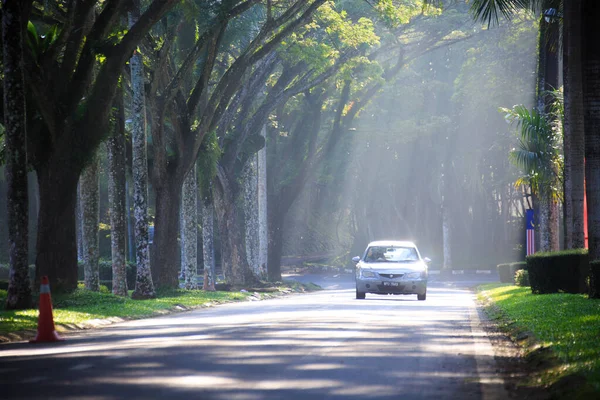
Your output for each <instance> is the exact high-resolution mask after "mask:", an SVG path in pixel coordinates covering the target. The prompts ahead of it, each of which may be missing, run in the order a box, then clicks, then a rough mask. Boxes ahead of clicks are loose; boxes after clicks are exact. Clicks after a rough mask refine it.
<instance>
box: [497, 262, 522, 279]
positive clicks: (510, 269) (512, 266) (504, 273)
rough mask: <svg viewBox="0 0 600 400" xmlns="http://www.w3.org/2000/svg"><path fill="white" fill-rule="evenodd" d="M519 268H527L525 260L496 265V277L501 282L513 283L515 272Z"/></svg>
mask: <svg viewBox="0 0 600 400" xmlns="http://www.w3.org/2000/svg"><path fill="white" fill-rule="evenodd" d="M521 269H527V262H526V261H518V262H513V263H504V264H498V265H496V270H497V271H498V277H499V278H500V282H502V283H515V273H516V272H517V271H519V270H521Z"/></svg>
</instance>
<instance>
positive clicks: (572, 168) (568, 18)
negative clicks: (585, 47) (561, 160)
mask: <svg viewBox="0 0 600 400" xmlns="http://www.w3.org/2000/svg"><path fill="white" fill-rule="evenodd" d="M563 7H564V10H565V17H564V20H563V29H564V40H565V41H566V43H565V45H563V54H564V55H565V56H564V57H565V60H564V62H563V70H564V72H563V76H564V81H565V83H564V101H565V104H564V107H565V110H564V112H565V117H564V121H565V122H564V127H565V128H564V129H565V132H564V137H565V149H564V152H565V178H564V179H565V202H566V204H568V206H569V207H568V211H566V212H565V214H566V215H565V226H566V235H565V236H566V239H567V248H575V249H577V248H584V247H585V233H584V230H583V224H584V222H583V197H584V192H585V188H584V178H585V162H584V154H585V127H584V116H583V92H582V91H583V82H582V77H581V72H582V71H581V0H571V1H568V2H566V3H564V5H563ZM567 142H568V143H567Z"/></svg>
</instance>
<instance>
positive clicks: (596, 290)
mask: <svg viewBox="0 0 600 400" xmlns="http://www.w3.org/2000/svg"><path fill="white" fill-rule="evenodd" d="M589 294H590V298H591V299H600V260H594V261H591V262H590V292H589Z"/></svg>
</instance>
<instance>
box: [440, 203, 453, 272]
mask: <svg viewBox="0 0 600 400" xmlns="http://www.w3.org/2000/svg"><path fill="white" fill-rule="evenodd" d="M449 213H450V212H449V210H448V208H447V207H442V243H443V248H444V263H443V266H442V268H443V269H445V270H451V269H452V246H451V241H450V240H451V239H450V238H451V234H450V233H451V229H450V216H449V215H448V214H449Z"/></svg>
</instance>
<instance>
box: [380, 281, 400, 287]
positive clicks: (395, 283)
mask: <svg viewBox="0 0 600 400" xmlns="http://www.w3.org/2000/svg"><path fill="white" fill-rule="evenodd" d="M399 285H400V283H398V282H383V286H399Z"/></svg>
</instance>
